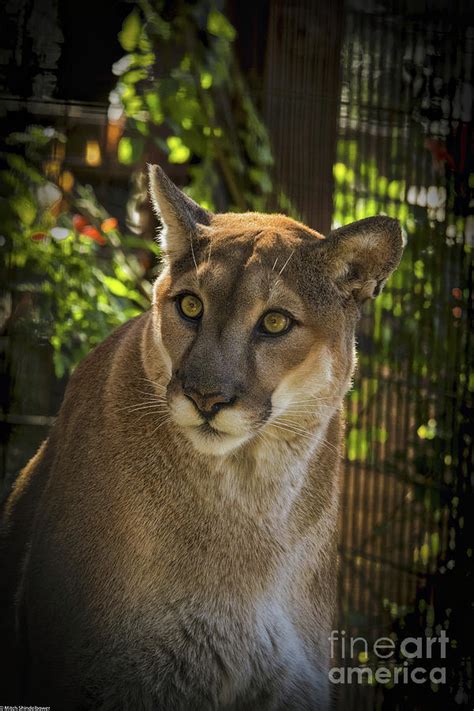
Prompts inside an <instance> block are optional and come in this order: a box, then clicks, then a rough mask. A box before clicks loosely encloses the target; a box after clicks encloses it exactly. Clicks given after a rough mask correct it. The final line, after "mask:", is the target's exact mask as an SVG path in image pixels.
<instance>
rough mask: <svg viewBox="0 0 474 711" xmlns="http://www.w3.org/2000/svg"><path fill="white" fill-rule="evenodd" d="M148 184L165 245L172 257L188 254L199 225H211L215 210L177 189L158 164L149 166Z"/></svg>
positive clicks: (164, 248)
mask: <svg viewBox="0 0 474 711" xmlns="http://www.w3.org/2000/svg"><path fill="white" fill-rule="evenodd" d="M148 183H149V191H150V197H151V202H152V205H153V209H154V212H155V214H156V216H157V217H158V218H159V219H160V221H161V224H162V229H161V232H160V235H159V240H160V244H161V247H162V249H163V251H164V252H165V254H166V255H168V256H169V257H171V258H176V257H180V256H184V255H185V254H186V253H187V252H188V251H189V250H190V249H191V240H192V238H193V236H194V235H196V233H197V225H209V223H210V221H211V217H212V213H210V212H208V211H207V210H205V209H204V208H202V207H200V206H199V205H198V204H197V203H196V202H194V200H191V198H190V197H188V196H187V195H185V194H184V193H183V192H182V191H181V190H180V189H179V188H177V187H176V185H175V184H174V183H173V182H172V181H171V180H170V179H169V178H168V176H167V175H166V173H165V172H164V171H163V170H162V169H161V168H160V167H159V166H158V165H149V166H148Z"/></svg>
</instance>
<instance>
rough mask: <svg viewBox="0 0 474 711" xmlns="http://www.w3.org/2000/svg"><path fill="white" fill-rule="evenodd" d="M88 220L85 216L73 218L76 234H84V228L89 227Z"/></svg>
mask: <svg viewBox="0 0 474 711" xmlns="http://www.w3.org/2000/svg"><path fill="white" fill-rule="evenodd" d="M87 224H88V223H87V220H86V218H85V217H84V216H83V215H74V217H73V218H72V225H73V227H74V229H75V230H76V232H82V230H83V229H84V227H87Z"/></svg>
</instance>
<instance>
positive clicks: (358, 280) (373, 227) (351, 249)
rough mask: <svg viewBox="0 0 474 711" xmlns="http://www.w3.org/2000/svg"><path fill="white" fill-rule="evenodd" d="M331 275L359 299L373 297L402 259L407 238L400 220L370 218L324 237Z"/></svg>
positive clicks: (342, 290)
mask: <svg viewBox="0 0 474 711" xmlns="http://www.w3.org/2000/svg"><path fill="white" fill-rule="evenodd" d="M324 247H325V248H326V253H327V258H328V268H329V273H330V276H331V277H332V279H333V281H334V283H335V284H336V286H337V288H338V290H339V291H340V292H341V293H342V294H344V295H345V296H350V295H352V296H353V297H354V298H355V300H356V301H365V299H368V298H374V297H375V296H377V295H378V294H380V292H381V291H382V289H383V286H384V284H385V282H386V280H387V279H388V277H389V276H390V274H391V273H392V272H393V270H394V269H396V267H397V266H398V263H399V262H400V259H401V256H402V252H403V247H404V238H403V234H402V231H401V229H400V223H399V222H398V220H394V219H392V218H391V217H386V216H382V215H381V216H379V217H367V218H365V219H364V220H358V221H357V222H352V223H351V224H350V225H346V226H344V227H340V228H339V229H337V230H334V231H333V232H331V233H330V234H329V235H328V237H327V239H326V240H325V243H324Z"/></svg>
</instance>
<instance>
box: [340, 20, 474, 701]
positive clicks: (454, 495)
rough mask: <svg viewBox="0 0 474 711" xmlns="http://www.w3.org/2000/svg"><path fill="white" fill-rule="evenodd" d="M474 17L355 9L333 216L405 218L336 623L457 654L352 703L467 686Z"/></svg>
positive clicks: (365, 691)
mask: <svg viewBox="0 0 474 711" xmlns="http://www.w3.org/2000/svg"><path fill="white" fill-rule="evenodd" d="M466 8H467V6H466ZM466 8H465V9H466ZM468 19H469V15H468V13H467V12H466V11H464V12H463V11H462V8H461V9H460V11H459V12H458V13H457V14H456V13H454V14H452V13H451V14H448V13H446V12H445V11H443V10H442V9H441V10H440V9H438V12H432V13H427V12H423V13H418V14H417V13H416V10H412V13H411V14H410V13H409V12H408V10H407V9H406V8H405V11H404V12H401V11H400V8H399V9H398V12H393V11H390V9H387V10H386V11H384V12H379V13H374V12H371V13H368V12H363V11H362V12H361V11H357V10H353V11H350V12H348V14H347V18H346V30H345V32H346V34H345V40H344V47H343V54H342V90H341V104H340V118H339V139H338V149H337V150H338V155H337V161H336V164H335V169H334V173H335V180H336V189H335V195H334V216H333V219H334V223H335V224H336V225H339V224H344V223H346V222H349V221H350V220H351V219H356V218H361V217H365V216H366V215H371V214H377V213H379V212H384V213H386V214H389V215H392V216H394V217H398V218H399V219H400V221H401V222H402V224H403V226H404V228H405V230H406V234H407V247H406V250H405V255H404V259H403V262H402V264H401V266H400V268H399V270H398V272H397V273H396V274H395V276H394V277H393V278H392V280H391V282H390V284H389V286H388V287H387V288H386V290H385V291H384V293H383V294H382V296H381V297H379V299H378V300H377V301H376V302H375V304H374V305H373V307H371V308H370V310H369V311H368V312H367V313H366V314H365V315H364V317H363V318H362V322H361V326H360V330H359V353H360V356H359V368H358V373H357V376H356V380H355V385H354V389H353V391H352V393H351V394H350V395H349V400H348V409H347V461H346V466H345V470H344V475H343V483H342V487H343V502H342V510H341V559H342V565H341V580H340V625H341V628H342V629H344V628H345V629H346V630H347V634H349V631H350V634H351V635H353V636H357V635H361V636H363V637H364V638H367V639H368V640H372V641H374V640H375V639H376V638H377V637H380V636H389V637H391V638H392V639H393V640H394V641H395V643H396V642H397V640H399V639H400V638H401V637H406V636H410V635H411V636H414V637H416V636H418V635H422V636H424V635H427V636H436V635H437V634H438V635H439V633H440V631H441V629H444V630H446V634H447V635H448V636H449V637H450V647H449V651H448V655H447V660H446V664H447V677H448V678H447V683H446V684H445V685H444V684H443V685H441V684H440V685H437V684H436V683H432V684H430V683H428V684H426V685H424V686H423V687H420V686H419V685H418V686H417V685H416V684H400V685H387V686H385V687H383V688H380V687H379V688H378V689H375V688H372V689H370V687H369V688H368V687H367V686H366V685H362V686H358V685H349V686H348V685H345V686H344V687H342V691H341V695H340V707H341V708H344V709H349V708H377V707H379V706H377V704H379V705H380V708H382V707H383V708H428V707H429V706H431V707H432V706H433V705H434V706H435V707H439V708H450V707H451V705H453V706H455V707H458V708H459V707H462V706H463V704H467V699H468V696H469V694H470V693H471V691H470V684H471V668H470V663H469V661H468V658H467V657H468V654H469V649H470V646H471V645H470V643H469V639H468V635H467V634H466V633H465V630H466V626H465V625H466V621H467V620H466V619H465V618H464V615H465V614H466V610H467V609H470V610H472V605H471V602H470V601H469V602H468V604H467V605H466V604H463V603H466V602H467V601H468V597H469V593H468V594H466V587H465V586H466V585H468V584H469V580H471V578H470V577H469V576H467V577H466V574H467V571H468V570H469V566H470V558H471V556H472V524H471V523H470V521H469V519H470V518H471V516H470V511H471V510H472V509H471V508H470V507H472V480H471V479H470V474H469V472H470V471H471V472H472V468H471V464H472V440H471V433H470V429H469V427H470V425H469V423H470V417H469V408H470V407H471V405H472V390H473V382H472V375H470V373H469V364H470V362H471V358H472V341H471V337H470V333H469V319H470V317H471V316H472V302H471V297H472V261H471V260H472V242H473V216H472V211H473V206H472V182H471V184H470V186H469V173H470V172H471V173H472V161H473V153H472V103H471V105H469V104H468V97H469V96H471V101H472V94H469V92H470V91H472V53H473V39H474V37H473V28H472V25H470V24H469V21H468ZM469 137H470V138H469ZM469 141H470V143H469ZM471 180H472V178H471ZM471 593H472V587H471ZM471 620H472V618H471ZM354 656H355V659H353V658H349V659H347V658H346V662H351V663H353V664H354V663H355V664H360V663H366V664H367V665H368V666H372V665H374V664H376V662H377V658H374V655H373V653H372V654H370V653H369V655H368V658H367V655H366V651H365V649H364V648H363V647H362V646H360V645H359V646H358V647H357V648H356V651H355V654H354ZM403 661H404V660H403V657H402V658H401V659H399V664H400V665H401V664H403ZM379 662H380V660H379ZM432 663H433V664H434V661H432ZM436 663H439V659H438V660H437V662H436ZM420 689H422V690H421V691H420Z"/></svg>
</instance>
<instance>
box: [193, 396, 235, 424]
mask: <svg viewBox="0 0 474 711" xmlns="http://www.w3.org/2000/svg"><path fill="white" fill-rule="evenodd" d="M184 394H185V395H186V397H187V398H189V399H190V400H192V402H193V403H194V404H195V405H196V407H197V409H198V410H199V412H200V413H201V415H202V416H203V417H205V418H206V419H210V418H211V417H213V415H217V413H218V412H219V410H221V409H222V408H223V407H224V405H231V404H232V403H233V402H234V400H235V398H233V397H228V396H227V395H224V393H200V392H199V391H198V390H194V388H184Z"/></svg>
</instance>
